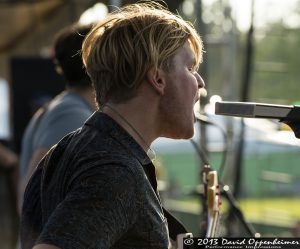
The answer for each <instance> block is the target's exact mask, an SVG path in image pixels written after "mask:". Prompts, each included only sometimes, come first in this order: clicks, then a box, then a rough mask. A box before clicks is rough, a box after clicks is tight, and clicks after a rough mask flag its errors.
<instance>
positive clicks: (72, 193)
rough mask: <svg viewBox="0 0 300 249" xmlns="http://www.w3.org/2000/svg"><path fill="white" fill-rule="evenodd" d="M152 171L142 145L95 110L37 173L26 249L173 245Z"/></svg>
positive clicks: (29, 193) (27, 203) (29, 196)
mask: <svg viewBox="0 0 300 249" xmlns="http://www.w3.org/2000/svg"><path fill="white" fill-rule="evenodd" d="M145 171H149V172H152V174H154V173H153V172H154V166H153V164H152V163H151V161H150V159H149V158H148V156H147V155H146V153H145V152H144V151H143V149H142V148H141V147H140V146H139V145H138V144H137V143H136V141H135V140H134V139H133V138H132V137H131V136H130V135H129V134H128V133H127V132H126V131H125V130H123V129H122V128H121V127H120V126H119V125H118V124H117V123H116V122H115V121H114V120H112V119H111V118H110V117H109V116H107V115H105V114H104V113H100V112H96V113H95V114H93V115H92V116H91V118H90V119H89V120H87V122H86V123H85V125H84V126H83V127H82V128H80V129H78V130H76V131H75V132H73V133H71V134H69V135H67V136H65V137H64V138H63V139H62V140H61V141H60V142H59V143H58V144H57V145H56V146H54V147H53V148H52V149H51V150H50V152H49V153H48V154H47V155H46V156H45V157H44V159H43V160H42V161H41V162H40V164H39V165H38V168H37V170H36V171H35V173H34V175H33V176H32V177H31V179H30V181H29V184H28V186H27V188H26V191H25V195H24V203H23V210H22V218H21V243H22V248H23V249H27V248H31V247H32V246H33V245H34V244H37V243H47V244H53V245H56V246H58V247H61V248H63V249H69V248H73V249H80V248H84V249H87V248H90V249H91V248H99V249H100V248H101V249H105V248H120V249H123V248H124V249H125V248H127V249H135V248H139V249H143V248H147V249H151V248H153V249H154V248H155V249H160V248H162V249H166V248H168V245H169V238H168V228H167V221H166V218H165V217H164V214H163V210H162V207H161V202H160V199H159V196H158V194H157V193H156V192H157V191H154V189H153V187H152V186H151V183H150V181H149V180H148V178H147V175H146V173H145ZM149 172H148V173H149ZM152 184H155V183H152Z"/></svg>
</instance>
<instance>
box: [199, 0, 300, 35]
mask: <svg viewBox="0 0 300 249" xmlns="http://www.w3.org/2000/svg"><path fill="white" fill-rule="evenodd" d="M212 1H215V0H204V2H205V3H206V4H207V3H210V2H212ZM228 1H229V3H230V5H231V6H232V9H233V16H235V17H236V20H237V26H238V28H239V29H240V30H243V31H244V30H247V29H248V28H249V24H250V17H251V2H252V0H228ZM253 1H254V10H255V11H254V24H255V26H256V27H263V26H264V25H265V24H267V23H270V22H274V21H277V20H282V21H283V22H284V23H285V24H286V25H287V26H289V27H292V28H296V27H300V16H299V15H298V14H297V13H295V9H296V6H297V2H299V1H298V0H253Z"/></svg>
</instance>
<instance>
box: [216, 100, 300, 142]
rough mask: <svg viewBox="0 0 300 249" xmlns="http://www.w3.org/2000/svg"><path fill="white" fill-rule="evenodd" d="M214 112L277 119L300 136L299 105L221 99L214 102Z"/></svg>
mask: <svg viewBox="0 0 300 249" xmlns="http://www.w3.org/2000/svg"><path fill="white" fill-rule="evenodd" d="M215 114H217V115H227V116H236V117H245V118H271V119H278V120H279V121H280V122H283V123H285V124H287V125H288V126H290V127H291V129H292V130H293V132H294V134H295V136H296V137H297V138H300V106H295V105H274V104H266V103H255V102H230V101H221V102H216V103H215Z"/></svg>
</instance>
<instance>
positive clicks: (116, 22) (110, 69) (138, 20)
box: [82, 1, 202, 106]
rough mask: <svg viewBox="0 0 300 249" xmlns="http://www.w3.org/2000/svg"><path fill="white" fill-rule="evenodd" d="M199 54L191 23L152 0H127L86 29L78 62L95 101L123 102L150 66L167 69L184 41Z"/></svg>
mask: <svg viewBox="0 0 300 249" xmlns="http://www.w3.org/2000/svg"><path fill="white" fill-rule="evenodd" d="M188 40H189V41H190V44H191V46H192V49H193V50H194V53H195V58H196V67H198V66H199V64H200V62H201V60H202V40H201V39H200V37H199V35H198V34H197V32H196V30H195V29H194V27H193V26H192V24H190V23H188V22H186V21H184V20H183V19H182V18H181V17H180V16H177V15H174V14H172V13H171V12H169V11H168V10H167V9H165V8H164V7H163V6H162V5H161V4H158V3H154V2H153V1H149V2H143V3H137V4H132V5H127V6H125V7H123V8H121V9H119V10H118V11H116V12H113V13H111V14H109V15H108V16H107V18H106V19H105V20H103V21H101V22H100V23H98V24H97V25H96V26H95V27H94V28H93V29H92V31H91V32H90V33H89V34H88V35H87V37H86V39H85V41H84V43H83V47H82V56H83V62H84V65H85V67H86V70H87V73H88V74H89V76H90V78H91V80H92V82H93V84H94V87H95V90H96V100H97V102H98V105H99V106H102V105H103V104H105V103H106V102H107V101H109V100H110V101H113V102H116V103H119V102H125V101H126V100H128V99H130V98H132V97H134V96H135V94H136V89H137V88H138V87H139V85H140V83H141V82H142V80H143V79H144V77H145V75H146V73H147V72H148V71H149V70H150V69H157V68H162V69H164V70H171V68H172V58H173V56H174V55H175V54H176V51H177V50H178V49H179V48H181V47H182V46H183V45H184V43H185V42H186V41H188Z"/></svg>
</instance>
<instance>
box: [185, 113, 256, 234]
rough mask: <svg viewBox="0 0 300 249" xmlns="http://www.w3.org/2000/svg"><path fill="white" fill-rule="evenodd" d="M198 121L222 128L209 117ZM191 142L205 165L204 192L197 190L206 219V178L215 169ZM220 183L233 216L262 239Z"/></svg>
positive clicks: (227, 189)
mask: <svg viewBox="0 0 300 249" xmlns="http://www.w3.org/2000/svg"><path fill="white" fill-rule="evenodd" d="M197 120H198V121H199V122H200V123H202V124H204V125H215V126H217V127H218V128H220V126H219V125H217V124H214V123H213V122H211V121H208V119H207V117H205V116H203V117H202V116H198V117H197ZM222 132H223V130H222ZM190 141H191V143H192V145H193V146H194V148H195V150H196V151H197V154H198V156H199V158H200V159H201V161H202V163H203V165H204V166H203V169H202V170H201V177H202V180H203V184H204V188H203V191H198V190H196V194H197V195H200V196H201V197H202V198H201V199H202V203H203V210H204V217H205V218H206V217H207V205H206V187H207V186H206V181H205V177H206V174H207V172H209V171H211V170H213V168H212V167H211V166H210V163H209V160H208V157H207V155H206V154H205V153H204V152H203V151H202V150H200V148H199V147H198V144H197V143H196V142H195V141H194V140H192V139H191V140H190ZM218 181H219V183H220V185H222V186H223V187H222V189H221V195H222V196H224V197H225V198H226V200H227V201H228V203H229V205H230V208H231V212H233V214H234V215H235V216H236V218H237V219H238V220H239V221H240V223H241V224H242V225H243V227H244V228H245V230H246V231H247V233H248V234H249V235H250V236H251V237H260V234H259V233H257V232H256V231H255V229H254V227H253V226H252V225H251V224H250V223H249V222H247V221H246V219H245V217H244V215H243V212H242V210H241V209H240V208H239V206H238V204H237V201H236V199H235V197H234V195H233V194H232V192H231V191H230V188H229V186H228V185H224V184H223V183H222V181H220V179H218ZM204 234H206V231H204V232H203V233H202V235H204ZM203 237H204V236H203Z"/></svg>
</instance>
